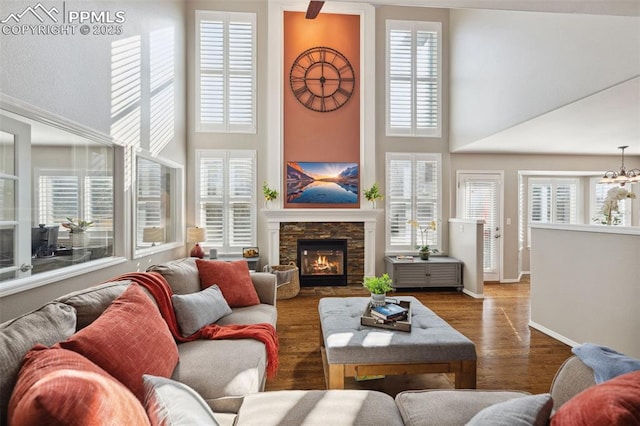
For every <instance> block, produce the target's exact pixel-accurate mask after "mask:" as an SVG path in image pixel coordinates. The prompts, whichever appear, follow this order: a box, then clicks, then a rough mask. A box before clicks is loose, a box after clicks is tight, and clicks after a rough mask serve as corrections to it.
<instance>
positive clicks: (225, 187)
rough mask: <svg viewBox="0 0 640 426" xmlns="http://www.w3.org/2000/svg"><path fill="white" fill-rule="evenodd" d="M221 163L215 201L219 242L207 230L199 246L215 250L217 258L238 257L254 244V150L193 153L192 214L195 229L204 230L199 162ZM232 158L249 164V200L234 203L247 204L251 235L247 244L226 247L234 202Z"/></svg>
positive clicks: (202, 150)
mask: <svg viewBox="0 0 640 426" xmlns="http://www.w3.org/2000/svg"><path fill="white" fill-rule="evenodd" d="M210 158H215V159H221V160H222V165H223V170H222V179H223V182H222V184H221V190H222V194H220V196H218V197H216V198H217V199H218V200H219V202H220V203H221V204H222V211H223V217H222V227H223V228H222V238H221V239H220V238H213V237H212V235H213V232H214V231H213V230H210V229H207V241H204V242H202V243H201V244H200V245H201V246H203V247H204V248H205V249H209V248H216V249H217V250H218V253H219V254H232V255H240V254H242V249H243V248H244V247H253V246H256V245H257V243H256V241H257V225H256V223H257V200H258V197H257V184H256V182H257V172H256V167H257V156H256V151H255V150H217V149H215V150H212V149H201V150H196V170H195V176H196V178H195V181H196V185H195V186H196V188H195V190H196V197H195V211H196V226H199V227H203V228H206V227H207V225H206V223H204V222H205V221H204V213H203V212H202V205H203V203H204V202H205V201H206V200H204V199H203V198H202V196H201V194H202V191H201V190H202V187H201V183H202V181H201V176H203V173H202V170H201V167H202V160H203V159H210ZM233 158H250V159H251V162H252V167H251V169H252V170H253V175H252V179H251V180H252V183H251V186H252V188H251V190H250V198H248V199H247V198H246V197H242V198H241V199H240V198H239V199H238V200H240V201H243V200H244V202H248V203H249V204H250V214H251V218H250V225H249V226H250V228H251V235H250V237H249V240H250V241H247V245H243V246H238V245H232V244H231V243H230V240H231V238H230V235H229V232H230V226H228V224H229V222H230V220H231V215H230V211H231V204H232V203H233V202H234V197H233V196H232V195H231V194H230V189H231V188H230V183H229V181H230V171H229V165H230V160H231V159H233Z"/></svg>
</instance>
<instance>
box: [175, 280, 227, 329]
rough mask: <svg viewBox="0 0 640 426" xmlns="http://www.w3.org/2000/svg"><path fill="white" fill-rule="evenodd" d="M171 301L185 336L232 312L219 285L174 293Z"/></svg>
mask: <svg viewBox="0 0 640 426" xmlns="http://www.w3.org/2000/svg"><path fill="white" fill-rule="evenodd" d="M171 302H172V304H173V310H174V311H175V313H176V319H177V321H178V325H179V326H180V331H181V332H182V335H183V336H185V337H186V336H190V335H192V334H193V333H195V332H196V331H198V330H200V329H201V328H202V327H204V326H205V325H208V324H212V323H214V322H216V321H218V320H219V319H220V318H222V317H224V316H225V315H229V314H230V313H231V308H230V307H229V304H228V303H227V301H226V300H225V298H224V296H222V292H221V291H220V288H218V286H217V285H212V286H211V287H209V288H207V289H204V290H202V291H199V292H197V293H191V294H174V295H173V296H171Z"/></svg>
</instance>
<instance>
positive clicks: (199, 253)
mask: <svg viewBox="0 0 640 426" xmlns="http://www.w3.org/2000/svg"><path fill="white" fill-rule="evenodd" d="M206 239H207V230H206V228H198V227H197V226H193V227H189V228H187V242H188V243H196V245H195V246H193V249H191V253H190V256H191V257H198V258H200V259H202V258H203V257H204V250H202V247H200V244H198V243H199V242H200V241H206Z"/></svg>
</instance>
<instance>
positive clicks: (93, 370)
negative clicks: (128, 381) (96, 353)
mask: <svg viewBox="0 0 640 426" xmlns="http://www.w3.org/2000/svg"><path fill="white" fill-rule="evenodd" d="M9 424H11V425H14V426H21V425H78V426H79V425H111V424H119V425H148V424H149V419H148V417H147V413H146V411H145V409H144V407H143V406H142V404H141V403H140V401H138V399H136V397H135V395H133V393H131V391H130V390H129V389H127V388H126V387H125V386H124V385H123V384H122V383H120V382H118V381H117V380H115V379H114V378H113V377H111V376H110V375H109V374H108V373H107V372H105V371H104V370H103V369H101V368H100V367H98V366H97V365H95V364H94V363H92V362H91V361H89V360H88V359H86V358H85V357H83V356H82V355H80V354H77V353H75V352H72V351H68V350H66V349H61V348H56V347H54V348H51V349H49V348H47V347H46V346H43V345H38V346H36V347H34V348H33V349H32V350H31V351H29V352H28V353H27V354H26V355H25V356H24V359H23V365H22V368H21V370H20V373H19V375H18V381H17V383H16V386H15V388H14V391H13V394H12V396H11V402H10V403H9Z"/></svg>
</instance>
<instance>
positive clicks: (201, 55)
mask: <svg viewBox="0 0 640 426" xmlns="http://www.w3.org/2000/svg"><path fill="white" fill-rule="evenodd" d="M196 22H197V34H196V41H197V48H196V67H197V69H198V76H197V88H196V96H197V107H196V110H197V114H198V117H197V120H196V121H197V122H196V127H197V130H198V131H218V132H243V133H255V115H256V114H255V110H256V107H255V92H256V83H255V80H256V76H255V69H256V63H255V59H256V55H255V51H256V49H255V44H256V35H255V26H256V16H255V14H253V13H226V12H210V11H196Z"/></svg>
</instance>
